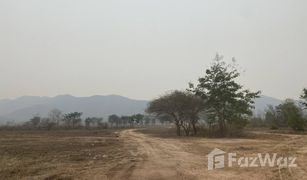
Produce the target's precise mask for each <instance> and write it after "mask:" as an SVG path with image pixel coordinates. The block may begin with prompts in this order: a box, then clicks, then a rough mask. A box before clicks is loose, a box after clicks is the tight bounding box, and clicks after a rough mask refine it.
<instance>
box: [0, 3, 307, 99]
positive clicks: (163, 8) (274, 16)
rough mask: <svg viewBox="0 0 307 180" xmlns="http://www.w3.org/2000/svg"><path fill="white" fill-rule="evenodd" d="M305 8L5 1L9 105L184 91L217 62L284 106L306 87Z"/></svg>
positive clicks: (0, 71)
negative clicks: (61, 97)
mask: <svg viewBox="0 0 307 180" xmlns="http://www.w3.org/2000/svg"><path fill="white" fill-rule="evenodd" d="M306 8H307V1H306V0H199V1H197V0H96V1H94V0H86V1H85V0H19V1H17V0H0V63H1V64H0V98H12V97H18V96H22V95H38V96H55V95H58V94H72V95H75V96H89V95H95V94H101V95H105V94H119V95H124V96H128V97H131V98H137V99H150V98H153V97H156V96H157V95H159V94H161V93H163V92H165V91H167V90H171V89H185V88H186V87H187V84H188V82H189V81H194V82H195V81H196V80H197V78H198V77H199V76H201V75H202V74H204V70H205V69H206V68H207V67H208V66H209V65H210V63H211V60H212V58H213V57H214V56H215V53H216V52H219V53H220V54H223V55H224V56H225V59H226V60H230V59H231V58H232V57H233V56H234V57H236V59H237V61H238V63H239V64H240V66H241V67H242V69H244V70H245V72H244V73H243V74H242V77H241V78H240V82H241V83H243V84H244V85H245V86H246V87H248V88H249V89H251V90H262V92H263V94H265V95H269V96H273V97H277V98H286V97H290V98H298V96H299V94H300V92H301V90H302V88H303V87H307V71H306V68H307V11H306Z"/></svg>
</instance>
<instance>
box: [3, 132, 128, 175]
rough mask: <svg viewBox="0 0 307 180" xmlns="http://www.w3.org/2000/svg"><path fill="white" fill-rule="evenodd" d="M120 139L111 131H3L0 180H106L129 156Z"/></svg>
mask: <svg viewBox="0 0 307 180" xmlns="http://www.w3.org/2000/svg"><path fill="white" fill-rule="evenodd" d="M117 136H118V135H116V133H115V132H114V131H110V130H103V131H86V130H75V131H74V130H71V131H0V154H1V157H0V177H1V179H78V178H80V179H82V178H83V177H87V176H89V175H90V176H92V177H94V176H95V175H96V174H97V179H101V178H106V177H107V173H106V172H107V171H108V170H109V169H111V168H113V166H116V165H117V163H118V162H119V161H120V160H121V158H123V157H126V156H129V154H128V152H127V151H125V149H124V146H123V143H122V142H121V141H120V140H119V138H118V137H117ZM131 148H132V147H131Z"/></svg>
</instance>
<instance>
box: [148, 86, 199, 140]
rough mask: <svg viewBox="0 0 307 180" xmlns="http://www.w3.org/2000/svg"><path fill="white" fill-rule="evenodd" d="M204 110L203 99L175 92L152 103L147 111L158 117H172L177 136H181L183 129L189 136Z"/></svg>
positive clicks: (186, 93)
mask: <svg viewBox="0 0 307 180" xmlns="http://www.w3.org/2000/svg"><path fill="white" fill-rule="evenodd" d="M204 108H205V103H204V101H203V100H202V99H201V98H199V97H197V96H195V95H193V94H191V93H189V92H182V91H174V92H171V93H168V94H166V95H163V96H161V97H160V98H157V99H154V100H153V101H151V102H150V103H149V106H148V108H147V110H146V111H147V112H148V113H153V114H155V115H157V116H164V115H167V116H170V117H172V120H173V122H174V123H175V125H176V128H177V135H178V136H180V135H181V129H183V130H184V132H185V134H186V135H187V136H188V135H189V134H190V130H191V129H192V127H193V126H195V124H196V123H197V121H198V119H199V118H198V114H199V113H200V112H201V111H203V110H204ZM194 132H195V133H196V131H194Z"/></svg>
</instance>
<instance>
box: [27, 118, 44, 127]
mask: <svg viewBox="0 0 307 180" xmlns="http://www.w3.org/2000/svg"><path fill="white" fill-rule="evenodd" d="M40 123H41V117H40V116H39V115H36V116H34V117H33V118H31V119H30V126H31V127H33V128H38V127H39V125H40Z"/></svg>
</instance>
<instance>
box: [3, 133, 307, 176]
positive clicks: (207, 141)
mask: <svg viewBox="0 0 307 180" xmlns="http://www.w3.org/2000/svg"><path fill="white" fill-rule="evenodd" d="M249 131H250V130H249ZM214 148H220V149H222V150H224V151H226V152H235V153H237V154H238V156H241V155H245V156H253V155H255V154H256V153H266V152H269V153H278V154H280V155H287V156H296V157H298V160H297V163H298V165H299V167H298V168H293V169H292V168H291V169H288V168H281V169H279V168H277V167H275V168H237V167H234V168H225V169H222V170H218V171H208V170H207V159H206V155H207V154H208V153H209V152H210V151H211V150H212V149H214ZM0 154H1V157H0V179H31V180H32V179H176V180H177V179H304V178H305V179H306V175H307V169H306V167H307V136H306V135H304V134H285V133H284V132H277V131H274V132H271V131H264V130H261V131H253V132H250V133H248V136H246V137H244V138H220V139H215V138H201V137H176V136H175V131H174V130H173V129H142V130H135V131H133V130H118V132H116V131H115V130H101V131H98V130H92V131H86V130H69V131H0Z"/></svg>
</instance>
